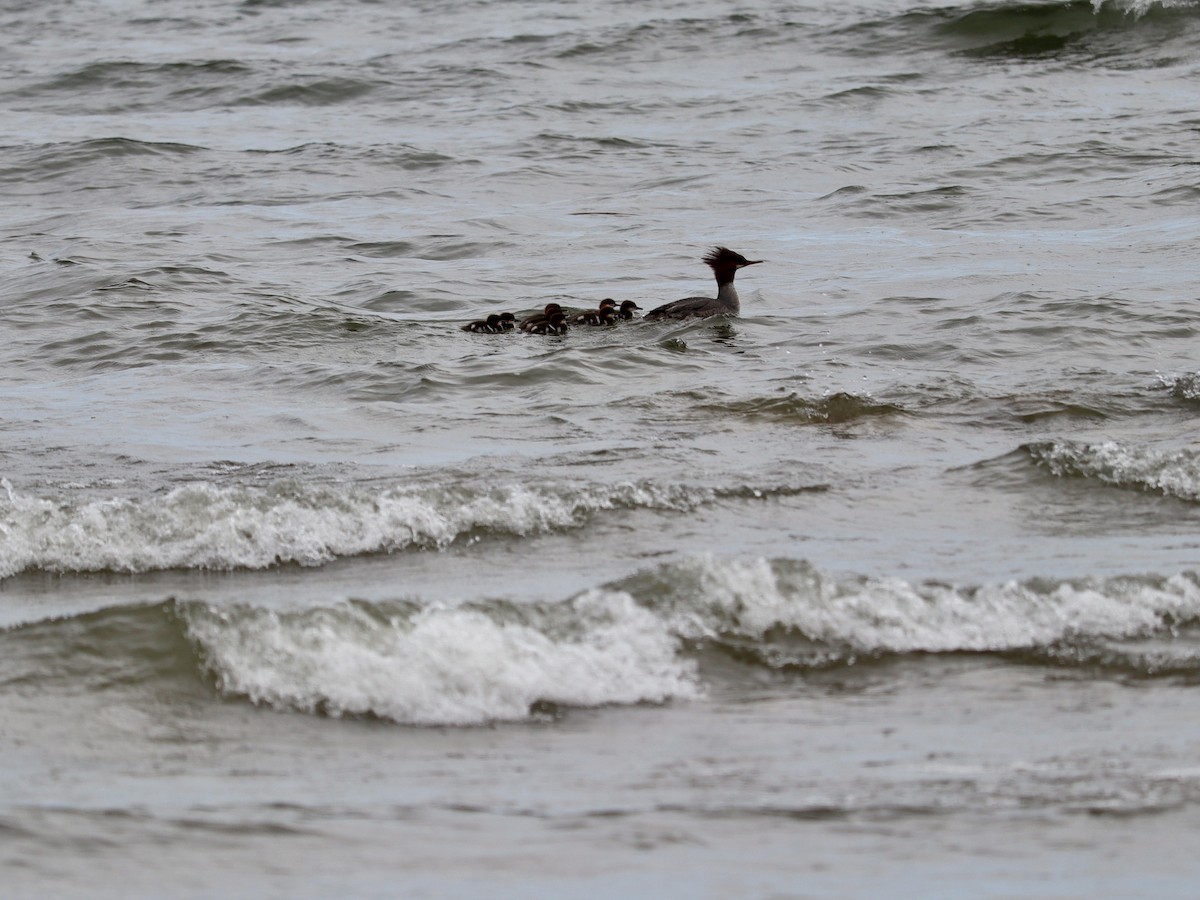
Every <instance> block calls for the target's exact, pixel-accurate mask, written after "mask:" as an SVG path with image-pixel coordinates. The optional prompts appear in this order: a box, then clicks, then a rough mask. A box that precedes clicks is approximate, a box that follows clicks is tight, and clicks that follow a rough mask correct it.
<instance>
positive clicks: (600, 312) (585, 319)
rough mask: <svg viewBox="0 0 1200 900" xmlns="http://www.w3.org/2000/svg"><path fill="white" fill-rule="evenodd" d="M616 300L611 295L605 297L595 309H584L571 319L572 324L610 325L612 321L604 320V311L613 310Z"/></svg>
mask: <svg viewBox="0 0 1200 900" xmlns="http://www.w3.org/2000/svg"><path fill="white" fill-rule="evenodd" d="M616 305H617V301H616V300H613V299H612V298H611V297H606V298H605V299H603V300H601V301H600V305H599V306H598V307H597V308H596V309H585V310H584V311H583V312H581V313H578V314H577V315H575V316H574V317H573V318H572V319H571V324H572V325H611V324H612V323H611V322H609V321H607V320H606V315H605V314H606V313H609V312H615V309H616Z"/></svg>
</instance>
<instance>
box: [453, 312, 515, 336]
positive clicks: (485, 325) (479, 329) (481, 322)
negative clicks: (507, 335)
mask: <svg viewBox="0 0 1200 900" xmlns="http://www.w3.org/2000/svg"><path fill="white" fill-rule="evenodd" d="M508 315H512V313H508ZM501 321H502V320H501V318H500V316H498V315H496V314H495V313H492V314H491V315H490V316H488V317H487V318H486V319H478V320H477V321H474V322H468V323H467V324H466V325H464V326H462V330H463V331H470V332H472V333H473V334H496V333H497V332H499V331H503V330H504V327H503V326H502V325H501ZM510 327H511V326H510Z"/></svg>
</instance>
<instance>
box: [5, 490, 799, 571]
mask: <svg viewBox="0 0 1200 900" xmlns="http://www.w3.org/2000/svg"><path fill="white" fill-rule="evenodd" d="M0 488H2V489H3V490H2V491H0V534H3V536H4V541H3V543H2V544H0V577H9V576H11V575H15V574H17V573H20V572H23V571H27V570H42V571H48V572H58V573H64V572H98V571H112V572H131V573H138V572H149V571H157V570H164V569H215V570H231V569H262V568H267V567H270V566H275V565H280V564H287V563H293V564H299V565H303V566H317V565H322V564H324V563H328V562H331V561H332V560H334V559H337V558H339V557H346V556H357V555H363V554H369V553H391V552H397V551H401V550H406V549H409V548H428V549H437V548H443V547H446V546H448V545H450V544H452V543H454V542H456V541H459V540H462V539H472V538H480V537H485V536H524V535H534V534H544V533H548V532H555V531H565V530H570V529H573V528H578V527H580V526H582V525H584V524H585V523H586V522H587V521H588V520H589V519H590V518H591V517H592V516H594V515H595V514H597V513H600V512H603V511H607V510H618V509H656V510H668V511H679V512H683V511H688V510H692V509H695V508H697V507H699V506H702V505H704V504H707V503H711V502H713V501H715V500H717V499H719V498H722V497H754V498H756V499H757V498H761V497H766V496H772V495H776V494H780V493H795V492H796V491H801V490H809V489H812V488H803V487H801V488H790V487H786V486H782V487H781V486H763V487H755V486H735V487H730V488H713V487H707V486H702V485H688V484H670V483H659V482H654V481H637V482H632V481H631V482H621V483H615V484H574V483H558V484H556V483H551V482H548V481H539V482H537V483H536V484H532V485H526V484H520V483H507V484H499V485H490V486H476V487H472V486H464V485H453V486H450V485H423V486H419V487H409V486H388V487H370V486H356V485H351V484H344V485H338V484H328V485H315V484H312V483H305V482H301V481H298V480H282V481H278V482H275V483H273V484H270V485H266V486H235V487H229V486H217V485H214V484H211V483H207V482H197V483H193V484H187V485H184V486H181V487H176V488H174V489H172V490H170V491H167V492H165V493H161V494H157V495H149V496H139V497H136V498H132V497H115V498H113V497H105V498H84V499H77V498H72V497H59V498H53V499H50V498H41V497H32V496H28V495H26V494H23V493H20V492H18V491H17V490H15V489H14V488H13V486H12V485H11V484H10V483H9V482H8V480H7V479H0Z"/></svg>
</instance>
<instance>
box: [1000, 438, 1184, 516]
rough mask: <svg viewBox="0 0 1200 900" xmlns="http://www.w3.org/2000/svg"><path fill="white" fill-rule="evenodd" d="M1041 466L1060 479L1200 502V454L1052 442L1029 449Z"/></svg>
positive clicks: (1115, 443)
mask: <svg viewBox="0 0 1200 900" xmlns="http://www.w3.org/2000/svg"><path fill="white" fill-rule="evenodd" d="M1024 449H1025V450H1026V452H1027V453H1028V454H1029V456H1030V458H1031V459H1032V460H1033V461H1034V463H1036V464H1037V465H1038V466H1040V467H1042V468H1044V469H1046V470H1048V471H1049V472H1051V473H1052V474H1054V475H1057V476H1058V477H1060V478H1084V479H1090V480H1094V481H1098V482H1100V483H1102V484H1106V485H1110V486H1112V487H1119V488H1129V489H1133V490H1139V491H1147V492H1150V493H1155V494H1162V495H1164V496H1167V497H1175V498H1178V499H1180V500H1187V501H1190V502H1196V501H1200V453H1198V452H1197V451H1195V450H1156V449H1152V448H1147V447H1130V446H1126V445H1124V444H1120V443H1117V442H1115V441H1104V442H1102V443H1096V444H1085V443H1075V442H1071V441H1051V442H1046V443H1038V444H1030V445H1027V446H1026V447H1025V448H1024Z"/></svg>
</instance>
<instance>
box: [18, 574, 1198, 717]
mask: <svg viewBox="0 0 1200 900" xmlns="http://www.w3.org/2000/svg"><path fill="white" fill-rule="evenodd" d="M0 647H2V648H3V650H4V652H3V654H0V658H2V659H3V662H0V679H2V681H0V683H3V684H5V685H6V686H9V687H14V688H15V687H19V686H24V687H26V688H37V689H45V688H46V686H47V685H50V686H54V685H59V686H61V687H63V688H70V689H79V688H83V689H87V690H102V689H108V688H114V687H121V686H125V687H137V686H140V685H154V684H156V683H158V682H160V681H163V680H172V681H176V682H178V681H180V680H181V679H182V680H185V681H187V682H188V683H189V684H192V685H203V684H205V683H207V684H208V685H210V686H212V687H213V688H214V689H215V690H216V691H217V693H219V694H221V695H224V696H228V697H231V698H242V699H246V700H249V701H250V702H253V703H255V704H258V705H263V706H267V707H271V708H275V709H280V710H291V711H296V712H303V713H309V714H319V715H326V716H331V717H334V718H339V717H343V716H370V717H375V718H380V719H386V720H389V721H393V722H397V723H402V724H415V725H477V724H484V723H487V722H492V721H504V720H524V719H528V718H530V717H537V716H539V715H544V714H545V712H546V711H548V710H552V709H555V708H561V707H594V706H601V705H611V704H630V703H646V702H649V703H662V702H667V701H670V700H679V699H682V700H693V699H700V698H703V697H704V696H705V694H706V692H707V691H708V690H709V689H710V688H715V687H719V686H720V684H721V682H722V680H723V679H725V678H727V677H730V675H731V672H730V670H729V668H728V666H727V665H721V664H716V662H715V659H716V658H715V657H714V656H713V654H717V657H723V658H726V659H731V660H733V661H735V663H736V664H737V665H738V666H741V667H749V670H750V671H753V670H755V669H763V668H765V669H767V670H769V671H774V672H777V673H780V674H786V673H791V674H792V675H794V676H796V677H801V678H803V677H804V676H805V674H806V673H815V672H817V671H824V670H828V669H830V668H837V669H842V670H845V671H846V672H847V674H849V673H852V672H854V671H857V668H856V667H857V666H858V664H861V663H863V662H867V661H870V660H872V659H884V658H891V657H895V658H906V657H907V658H912V659H913V661H915V662H919V660H920V658H921V657H922V656H924V655H927V654H945V653H971V654H993V655H996V656H997V657H998V658H1000V659H1006V660H1009V661H1011V662H1014V663H1017V664H1038V665H1054V666H1066V667H1082V668H1086V669H1088V670H1089V671H1092V672H1095V671H1100V672H1105V673H1109V674H1111V675H1113V676H1116V677H1129V676H1131V677H1139V678H1148V677H1163V676H1170V677H1182V678H1186V679H1189V680H1190V679H1196V678H1200V578H1198V577H1197V575H1196V574H1195V573H1183V574H1179V575H1175V576H1171V577H1161V576H1139V577H1131V576H1126V577H1113V578H1103V579H1084V580H1063V581H1057V580H1051V579H1035V580H1030V581H1026V582H1019V583H1018V582H1007V583H998V584H984V585H976V586H956V585H951V584H945V583H938V582H909V581H906V580H903V579H900V578H867V577H848V578H847V577H842V578H835V577H831V576H829V575H826V574H824V573H822V572H821V571H819V570H817V569H816V568H814V567H813V566H811V565H810V564H808V563H807V562H804V561H802V560H793V559H774V560H768V559H763V558H758V559H732V560H728V559H714V558H712V557H695V558H691V559H687V560H683V561H681V562H678V563H674V564H669V565H664V566H660V567H658V568H655V569H649V570H643V571H640V572H637V573H636V574H634V575H633V576H631V577H629V578H626V579H623V580H621V581H617V582H613V583H610V584H606V585H602V586H599V587H596V588H592V589H590V590H587V591H584V592H582V593H580V594H577V595H575V596H573V597H570V598H568V599H566V600H564V601H561V602H549V603H533V602H531V603H514V602H500V601H486V600H477V601H470V602H463V603H460V604H432V605H431V604H425V603H422V602H420V601H418V600H396V601H386V602H365V601H346V602H338V603H331V604H327V605H321V606H316V607H308V608H303V609H273V608H264V607H261V606H255V605H252V604H245V603H236V604H220V605H214V604H210V603H205V602H203V601H199V600H171V601H166V602H163V603H155V604H149V605H145V606H124V607H113V608H108V609H103V610H100V611H98V612H93V613H88V614H85V615H79V616H74V617H70V618H66V619H53V620H46V621H41V622H34V623H31V624H26V625H20V626H16V627H13V628H9V629H6V630H4V631H0ZM735 677H736V676H735Z"/></svg>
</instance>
